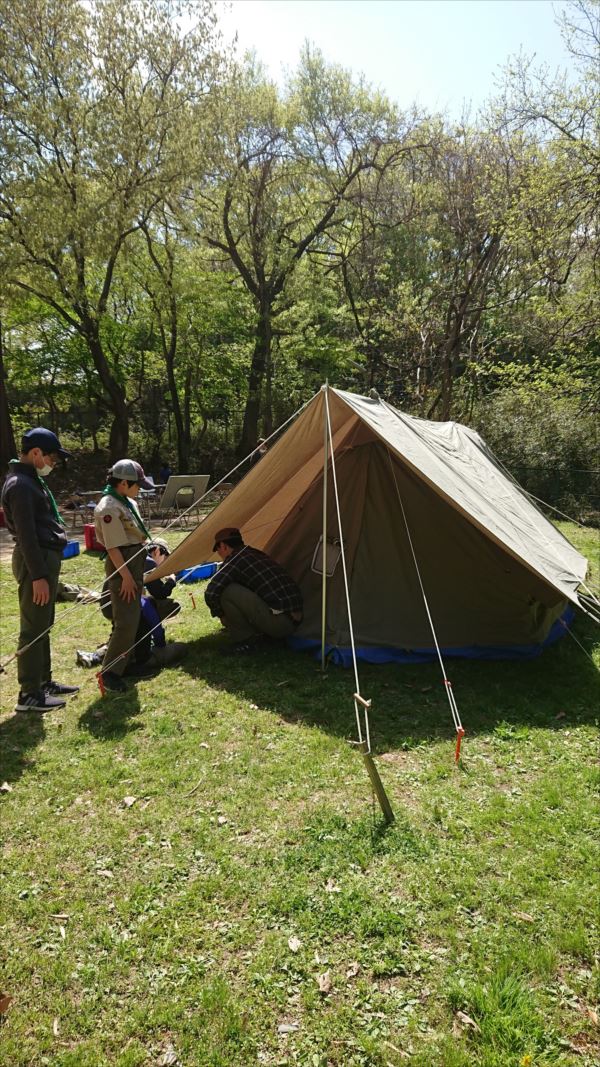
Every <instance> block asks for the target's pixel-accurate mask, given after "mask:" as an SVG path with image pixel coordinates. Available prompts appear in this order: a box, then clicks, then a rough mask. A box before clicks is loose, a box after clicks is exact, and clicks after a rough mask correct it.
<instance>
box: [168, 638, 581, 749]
mask: <svg viewBox="0 0 600 1067" xmlns="http://www.w3.org/2000/svg"><path fill="white" fill-rule="evenodd" d="M575 633H576V635H577V638H578V640H579V641H580V642H581V643H582V644H583V645H584V647H585V648H586V650H587V651H588V652H590V653H591V651H592V649H593V647H594V646H595V647H598V644H599V643H600V633H599V632H598V629H597V628H594V627H593V625H592V624H591V623H588V621H587V620H580V621H579V620H578V622H577V623H576V625H575ZM226 644H227V642H226V638H225V637H224V636H223V635H221V634H214V635H212V634H211V635H209V636H206V637H202V638H200V639H198V640H197V641H194V642H191V643H190V645H189V646H188V648H189V654H188V656H187V657H186V659H185V660H184V661H183V662H182V664H181V669H183V670H185V671H187V672H188V673H189V674H190V675H192V676H193V677H197V678H203V679H204V680H205V681H206V682H208V684H209V685H211V686H214V687H215V688H219V689H223V690H226V691H227V692H230V693H231V694H232V695H236V696H238V697H241V698H242V699H246V700H249V701H251V702H252V703H255V704H257V705H258V706H259V707H261V708H264V709H265V710H268V711H272V712H274V713H275V714H277V715H279V716H280V717H281V718H283V719H285V720H286V721H288V722H302V723H305V724H308V725H312V726H317V727H319V728H320V729H323V730H326V731H328V732H329V733H333V734H336V735H339V736H341V737H345V738H354V737H355V731H356V726H355V716H354V701H353V697H352V694H353V692H354V674H353V671H352V670H344V669H343V668H341V667H334V666H330V667H329V668H328V669H327V671H326V673H325V674H324V675H323V674H322V673H321V669H320V665H319V663H318V661H317V660H315V659H313V658H311V656H310V654H306V653H296V652H292V651H291V650H290V649H288V648H287V647H285V646H274V647H273V648H269V649H268V650H267V651H263V652H261V653H260V654H256V655H254V656H244V657H240V658H237V657H234V656H223V655H222V654H221V652H222V650H223V649H224V648H225V647H226ZM358 670H359V678H360V684H361V693H362V695H363V696H364V697H366V698H368V699H370V700H372V708H371V714H370V722H371V737H372V741H373V748H374V751H375V752H385V751H389V750H391V749H411V748H415V747H416V746H418V745H419V744H422V743H428V742H432V741H437V740H442V739H448V738H449V737H453V736H454V726H453V723H452V718H451V715H450V710H449V707H448V702H447V698H446V693H445V688H444V685H443V683H442V681H441V672H440V668H439V665H438V664H437V663H435V664H434V663H430V664H419V665H416V666H415V665H413V664H410V665H398V664H385V665H378V666H374V665H372V664H366V663H359V665H358ZM446 671H447V675H448V677H449V679H450V681H451V682H452V687H453V691H454V694H455V697H456V701H457V704H458V708H459V712H460V715H461V718H462V722H463V725H464V727H465V730H466V733H467V736H469V735H471V736H474V735H477V734H490V733H493V732H494V731H496V732H497V734H498V735H499V736H502V737H504V738H505V739H507V740H509V739H510V737H511V736H512V735H517V736H518V735H522V733H523V731H524V730H527V729H538V728H543V729H553V730H557V731H560V730H563V729H568V728H569V727H570V726H572V725H573V724H578V723H593V722H594V721H596V719H597V717H598V708H599V707H600V672H599V671H598V669H597V668H596V667H595V666H594V664H593V663H592V662H591V661H590V659H588V658H587V657H586V656H585V655H584V653H583V652H582V650H581V649H580V648H579V647H578V646H577V645H576V644H575V642H574V641H573V640H572V638H571V637H570V636H569V635H566V636H565V638H564V639H563V640H562V641H560V642H559V643H558V644H555V645H553V646H552V647H550V648H548V649H546V650H545V651H544V652H543V653H542V655H541V656H539V657H538V658H537V659H532V660H522V661H518V660H499V661H482V660H458V659H456V660H453V659H450V658H448V659H447V660H446Z"/></svg>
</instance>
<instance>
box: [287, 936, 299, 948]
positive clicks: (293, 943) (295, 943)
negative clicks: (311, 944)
mask: <svg viewBox="0 0 600 1067" xmlns="http://www.w3.org/2000/svg"><path fill="white" fill-rule="evenodd" d="M288 945H289V947H290V949H291V950H292V952H297V951H298V949H299V948H301V947H302V942H301V941H300V940H299V939H298V938H297V937H290V939H289V941H288Z"/></svg>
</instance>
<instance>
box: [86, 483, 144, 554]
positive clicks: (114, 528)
mask: <svg viewBox="0 0 600 1067" xmlns="http://www.w3.org/2000/svg"><path fill="white" fill-rule="evenodd" d="M131 503H132V504H133V506H134V507H135V503H134V502H133V501H131ZM94 526H95V527H96V537H97V538H98V540H99V541H100V542H101V544H103V545H104V547H105V548H106V549H108V548H123V547H124V546H125V545H141V544H143V542H144V541H145V540H146V535H145V533H144V532H143V530H140V528H139V526H138V525H137V524H136V522H135V519H134V518H133V515H132V514H131V512H130V510H129V508H128V507H127V506H126V505H125V504H122V503H121V501H120V500H117V499H116V497H114V496H103V497H102V499H101V500H100V503H99V504H96V508H95V511H94Z"/></svg>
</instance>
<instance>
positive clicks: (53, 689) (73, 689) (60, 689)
mask: <svg viewBox="0 0 600 1067" xmlns="http://www.w3.org/2000/svg"><path fill="white" fill-rule="evenodd" d="M42 689H43V690H44V693H47V695H48V696H50V697H72V696H74V695H75V693H78V692H79V686H78V685H63V684H62V683H61V682H44V684H43V686H42Z"/></svg>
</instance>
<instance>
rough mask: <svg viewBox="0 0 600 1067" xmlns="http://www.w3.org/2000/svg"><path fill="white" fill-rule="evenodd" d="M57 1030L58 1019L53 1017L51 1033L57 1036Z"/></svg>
mask: <svg viewBox="0 0 600 1067" xmlns="http://www.w3.org/2000/svg"><path fill="white" fill-rule="evenodd" d="M58 1030H59V1026H58V1019H55V1020H54V1022H53V1023H52V1033H53V1034H54V1036H55V1037H58Z"/></svg>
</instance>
